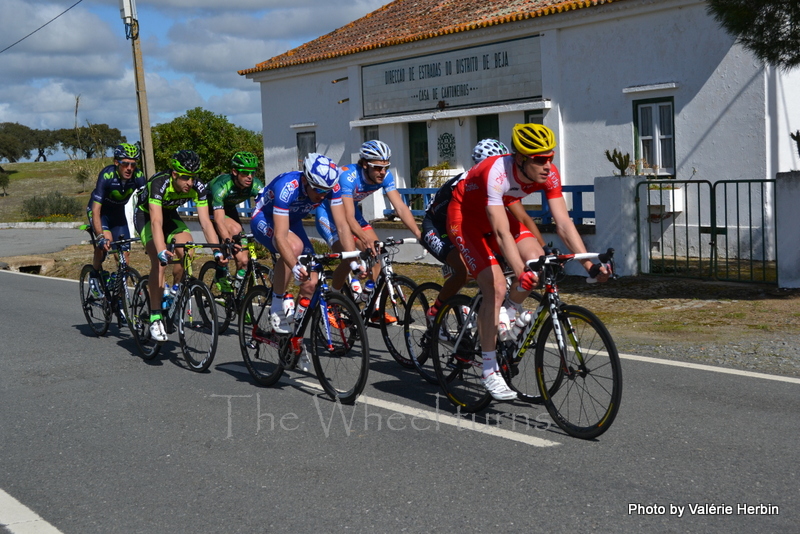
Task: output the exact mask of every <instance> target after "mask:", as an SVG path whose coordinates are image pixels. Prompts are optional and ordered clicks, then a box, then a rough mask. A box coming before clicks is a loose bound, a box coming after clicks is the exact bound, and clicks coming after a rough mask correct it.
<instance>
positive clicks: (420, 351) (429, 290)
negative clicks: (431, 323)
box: [403, 282, 442, 384]
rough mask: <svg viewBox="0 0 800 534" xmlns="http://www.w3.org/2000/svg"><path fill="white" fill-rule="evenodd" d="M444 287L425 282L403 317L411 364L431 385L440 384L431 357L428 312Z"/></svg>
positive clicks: (409, 302) (414, 293)
mask: <svg viewBox="0 0 800 534" xmlns="http://www.w3.org/2000/svg"><path fill="white" fill-rule="evenodd" d="M441 290H442V286H440V285H439V284H437V283H436V282H425V283H424V284H420V285H419V286H417V289H415V290H414V292H413V293H411V296H410V297H409V298H408V304H406V309H405V312H404V315H403V335H404V336H405V342H406V351H408V355H409V357H410V359H411V364H412V365H413V366H414V367H416V369H417V371H418V372H419V374H420V375H421V376H422V378H424V379H425V380H427V381H428V382H430V383H431V384H438V383H439V379H438V378H437V377H436V369H434V368H433V358H431V357H430V346H429V345H430V337H431V332H433V330H431V329H430V328H428V310H429V309H430V307H431V306H432V305H433V303H434V302H435V301H436V297H438V295H439V291H441Z"/></svg>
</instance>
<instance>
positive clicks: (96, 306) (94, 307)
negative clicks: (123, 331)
mask: <svg viewBox="0 0 800 534" xmlns="http://www.w3.org/2000/svg"><path fill="white" fill-rule="evenodd" d="M91 274H95V269H94V267H92V266H91V265H84V266H83V269H81V277H80V283H79V284H78V285H79V288H80V292H81V308H83V315H84V317H86V322H87V323H89V328H91V329H92V332H94V333H95V335H97V336H103V335H105V333H106V332H108V325H109V324H111V307H110V306H109V303H108V295H107V293H108V289H106V291H105V292H104V293H103V296H102V297H99V298H98V297H95V296H94V295H93V294H92V290H91V286H90V284H89V275H91ZM97 280H98V282H99V281H100V277H99V273H98V277H97ZM101 284H102V282H101Z"/></svg>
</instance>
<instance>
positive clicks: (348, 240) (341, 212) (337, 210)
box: [331, 204, 361, 252]
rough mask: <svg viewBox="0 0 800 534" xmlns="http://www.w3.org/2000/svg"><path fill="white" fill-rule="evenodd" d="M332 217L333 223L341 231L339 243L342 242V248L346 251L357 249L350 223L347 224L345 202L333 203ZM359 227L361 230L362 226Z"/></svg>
mask: <svg viewBox="0 0 800 534" xmlns="http://www.w3.org/2000/svg"><path fill="white" fill-rule="evenodd" d="M331 217H332V218H333V224H335V225H336V228H337V230H338V232H339V243H341V244H342V249H343V250H344V251H345V252H350V251H353V250H355V249H356V246H355V241H354V240H353V234H352V232H351V231H350V225H349V224H347V219H346V217H345V209H344V204H336V205H331ZM358 228H359V230H360V229H361V226H359V227H358Z"/></svg>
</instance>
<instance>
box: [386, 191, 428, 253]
mask: <svg viewBox="0 0 800 534" xmlns="http://www.w3.org/2000/svg"><path fill="white" fill-rule="evenodd" d="M386 196H387V197H389V202H391V203H392V207H394V211H395V212H396V213H397V216H398V217H400V220H401V221H403V224H405V225H406V228H408V229H409V230H411V231H412V232H413V233H414V237H416V238H417V239H418V240H419V239H420V231H419V227H418V226H417V221H416V220H415V219H414V215H413V214H412V213H411V210H410V209H408V206H406V203H405V202H403V197H402V196H401V195H400V193H398V192H397V189H393V190H392V191H387V192H386Z"/></svg>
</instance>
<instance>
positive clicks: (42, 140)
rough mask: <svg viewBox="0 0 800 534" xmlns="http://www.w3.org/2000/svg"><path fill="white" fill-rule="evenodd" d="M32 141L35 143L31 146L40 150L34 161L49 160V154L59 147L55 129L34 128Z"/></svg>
mask: <svg viewBox="0 0 800 534" xmlns="http://www.w3.org/2000/svg"><path fill="white" fill-rule="evenodd" d="M31 141H32V143H33V144H32V146H31V148H32V149H33V150H35V151H37V152H38V154H37V155H36V159H35V160H33V161H39V160H42V161H47V156H50V155H52V154H53V153H55V151H56V150H57V149H58V140H57V139H56V133H55V132H54V131H53V130H33V133H32V135H31Z"/></svg>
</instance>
